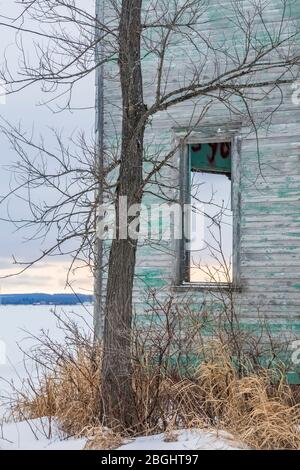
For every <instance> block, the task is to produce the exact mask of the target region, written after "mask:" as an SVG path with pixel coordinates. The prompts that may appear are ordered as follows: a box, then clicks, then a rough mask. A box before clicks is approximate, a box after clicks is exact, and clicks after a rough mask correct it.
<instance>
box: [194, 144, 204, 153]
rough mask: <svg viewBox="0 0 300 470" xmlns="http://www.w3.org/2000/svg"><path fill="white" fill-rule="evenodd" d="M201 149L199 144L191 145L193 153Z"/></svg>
mask: <svg viewBox="0 0 300 470" xmlns="http://www.w3.org/2000/svg"><path fill="white" fill-rule="evenodd" d="M201 148H202V145H201V144H198V145H193V146H192V151H193V152H200V150H201Z"/></svg>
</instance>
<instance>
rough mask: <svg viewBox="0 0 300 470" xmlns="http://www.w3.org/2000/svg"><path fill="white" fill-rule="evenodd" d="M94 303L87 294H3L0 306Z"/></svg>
mask: <svg viewBox="0 0 300 470" xmlns="http://www.w3.org/2000/svg"><path fill="white" fill-rule="evenodd" d="M92 302H93V296H92V295H86V294H40V293H36V294H3V295H0V306H1V305H4V306H7V305H53V306H54V305H81V304H87V303H92Z"/></svg>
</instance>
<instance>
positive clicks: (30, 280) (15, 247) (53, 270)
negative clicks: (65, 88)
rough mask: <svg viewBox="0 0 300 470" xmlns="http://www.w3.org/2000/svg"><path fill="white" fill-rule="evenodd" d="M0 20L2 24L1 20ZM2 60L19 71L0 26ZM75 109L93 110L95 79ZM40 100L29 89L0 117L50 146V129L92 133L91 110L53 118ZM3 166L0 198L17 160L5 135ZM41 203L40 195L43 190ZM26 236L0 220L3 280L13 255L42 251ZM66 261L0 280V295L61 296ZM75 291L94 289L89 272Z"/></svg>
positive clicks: (6, 0)
mask: <svg viewBox="0 0 300 470" xmlns="http://www.w3.org/2000/svg"><path fill="white" fill-rule="evenodd" d="M78 2H79V3H81V4H82V5H83V6H84V8H87V7H89V8H91V7H93V3H94V2H93V0H78ZM19 8H20V7H19V6H17V5H16V2H15V0H2V1H1V0H0V15H3V16H10V17H13V16H14V15H16V14H17V12H18V9H19ZM0 21H3V19H2V18H1V19H0ZM25 47H27V49H28V54H29V56H30V51H31V50H32V48H30V38H28V44H27V43H26V42H25ZM4 55H5V56H6V57H7V59H8V62H9V63H10V66H11V68H13V69H15V70H16V69H17V67H18V58H19V55H20V53H19V51H18V50H17V47H16V43H15V33H14V32H13V30H9V29H7V28H5V27H3V26H0V62H1V63H3V60H4ZM74 96H75V101H74V103H73V105H74V106H78V107H80V106H92V105H93V100H94V77H93V76H90V77H89V79H88V80H85V82H82V83H81V84H80V85H79V86H78V87H77V89H76V90H75V95H74ZM42 100H43V93H42V92H41V90H40V89H39V87H37V86H35V87H34V88H33V87H32V88H28V89H27V90H26V91H22V92H21V93H18V94H15V95H9V96H7V97H6V103H5V104H1V105H0V116H1V117H2V118H5V119H6V120H8V121H9V122H11V123H12V124H18V123H20V122H21V124H22V127H23V129H28V130H29V131H30V130H31V129H32V127H33V126H34V129H35V133H36V135H38V134H41V135H43V137H44V138H45V141H46V142H48V145H49V146H50V147H51V145H52V146H53V145H54V140H53V138H52V137H51V132H50V131H49V128H51V127H52V128H53V127H55V128H57V129H59V130H62V131H63V133H64V135H65V137H66V138H68V137H69V136H71V135H72V134H73V133H74V132H78V131H80V130H85V132H86V133H87V134H89V135H90V136H91V135H92V133H93V129H94V111H93V110H85V111H76V112H73V113H70V112H69V111H65V112H63V113H60V114H53V113H52V112H51V111H50V110H49V109H47V107H45V106H40V103H41V101H42ZM0 148H1V157H0V158H1V164H0V165H1V166H0V194H1V195H3V194H5V192H6V191H7V190H8V184H9V180H10V178H11V176H12V175H11V174H10V172H9V170H8V168H7V167H8V166H9V165H10V164H12V163H13V162H14V161H16V159H17V156H16V155H15V153H14V151H13V150H12V149H11V148H10V145H9V143H8V142H7V140H6V139H5V137H4V136H3V135H0ZM41 198H43V194H42V191H41ZM10 211H11V212H12V213H13V214H14V215H18V216H20V214H23V213H24V214H26V207H22V205H21V204H20V203H18V204H17V203H16V204H15V205H14V206H11V207H10ZM0 215H1V217H3V216H5V212H4V208H0ZM26 235H28V234H26V233H24V232H22V233H16V232H15V229H14V227H13V226H12V225H11V224H8V223H6V222H1V221H0V273H1V275H3V274H5V273H8V272H13V271H14V270H15V269H16V268H15V266H13V264H12V260H13V256H15V257H17V258H18V259H23V260H26V261H27V260H28V259H30V258H34V257H35V256H36V255H37V254H38V253H39V250H40V247H39V246H38V244H37V242H31V243H25V242H24V238H26ZM67 266H68V260H65V259H64V260H62V259H59V258H56V259H54V258H52V259H51V260H49V261H48V262H43V263H42V264H40V265H38V266H36V267H34V268H32V269H31V270H29V271H27V273H25V274H23V275H22V276H21V277H14V278H10V279H9V280H3V279H0V293H2V294H4V293H12V292H13V293H23V292H41V291H43V292H61V291H63V290H64V284H65V273H66V269H67ZM74 288H75V289H76V290H77V291H85V290H91V289H92V281H91V279H90V278H89V277H88V276H87V273H83V271H82V272H80V273H78V274H77V278H76V283H75V284H74Z"/></svg>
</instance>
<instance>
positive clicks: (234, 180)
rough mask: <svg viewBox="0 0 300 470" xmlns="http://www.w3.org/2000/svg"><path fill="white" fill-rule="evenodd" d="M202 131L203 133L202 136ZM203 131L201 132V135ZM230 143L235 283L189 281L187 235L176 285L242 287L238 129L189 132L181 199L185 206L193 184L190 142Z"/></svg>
mask: <svg viewBox="0 0 300 470" xmlns="http://www.w3.org/2000/svg"><path fill="white" fill-rule="evenodd" d="M199 134H200V135H199ZM201 134H202V135H201ZM222 142H231V204H232V220H233V234H232V243H233V247H232V282H231V283H227V282H221V283H210V282H201V283H195V282H190V281H187V280H186V266H187V259H186V256H187V251H186V247H185V244H186V242H185V240H184V238H183V239H182V240H181V242H180V247H179V257H178V269H177V281H178V282H177V286H179V287H187V288H192V289H193V288H195V289H201V290H207V289H214V288H216V289H220V288H224V289H229V288H239V287H240V235H241V234H240V227H241V188H240V182H241V171H240V156H241V144H242V140H241V138H240V136H239V135H237V132H236V131H235V132H230V133H229V132H224V131H222V130H221V132H220V128H218V130H217V131H215V132H209V135H205V134H204V132H203V129H201V130H200V132H199V131H198V132H196V133H193V134H191V135H190V137H189V138H188V139H186V140H183V141H182V145H181V148H180V155H179V158H180V168H179V173H180V174H179V178H180V201H181V205H182V208H183V207H184V205H185V204H188V202H189V187H190V174H189V171H190V168H189V166H190V165H189V159H190V156H189V146H190V145H191V144H205V143H222ZM184 228H185V220H184V218H182V233H183V234H184Z"/></svg>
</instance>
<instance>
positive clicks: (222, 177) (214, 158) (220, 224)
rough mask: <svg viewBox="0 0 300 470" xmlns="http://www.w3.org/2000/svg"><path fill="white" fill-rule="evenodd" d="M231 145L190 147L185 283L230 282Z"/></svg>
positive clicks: (231, 218) (231, 244) (215, 144)
mask: <svg viewBox="0 0 300 470" xmlns="http://www.w3.org/2000/svg"><path fill="white" fill-rule="evenodd" d="M231 192H232V191H231V143H230V142H221V143H205V144H197V145H189V166H188V181H187V189H186V197H185V202H186V204H187V206H186V207H187V208H188V210H186V211H185V221H184V233H185V242H184V244H185V246H184V263H185V269H184V281H186V282H189V283H216V284H217V283H231V282H232V261H231V259H232V246H233V216H232V207H231Z"/></svg>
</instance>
